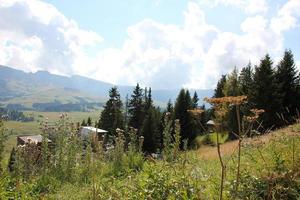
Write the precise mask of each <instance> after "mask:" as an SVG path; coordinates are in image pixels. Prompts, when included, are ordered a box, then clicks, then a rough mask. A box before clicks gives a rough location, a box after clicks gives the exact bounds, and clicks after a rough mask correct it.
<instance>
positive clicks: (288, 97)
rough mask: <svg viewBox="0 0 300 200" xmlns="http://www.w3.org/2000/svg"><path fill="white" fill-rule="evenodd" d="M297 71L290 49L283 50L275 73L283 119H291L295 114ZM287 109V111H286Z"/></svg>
mask: <svg viewBox="0 0 300 200" xmlns="http://www.w3.org/2000/svg"><path fill="white" fill-rule="evenodd" d="M297 75H298V72H297V70H296V66H295V62H294V56H293V54H292V52H291V51H290V50H286V51H285V52H284V56H283V59H282V60H281V61H280V62H279V64H278V66H277V70H276V73H275V77H276V81H277V83H278V92H279V94H280V97H281V102H282V106H281V110H280V112H281V113H282V114H284V118H285V120H288V121H291V119H292V116H293V115H295V114H296V109H297V102H298V101H299V99H297V96H298V94H297V93H298V91H297V90H298V79H299V77H298V76H297ZM287 109H288V111H287Z"/></svg>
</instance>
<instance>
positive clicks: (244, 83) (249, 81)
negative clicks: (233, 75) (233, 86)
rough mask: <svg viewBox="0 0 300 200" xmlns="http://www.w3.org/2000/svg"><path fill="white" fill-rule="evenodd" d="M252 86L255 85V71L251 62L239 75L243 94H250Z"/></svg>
mask: <svg viewBox="0 0 300 200" xmlns="http://www.w3.org/2000/svg"><path fill="white" fill-rule="evenodd" d="M252 87H253V72H252V66H251V63H249V64H248V66H247V67H244V68H243V69H242V70H241V73H240V76H239V88H240V93H241V95H246V96H250V95H251V89H252Z"/></svg>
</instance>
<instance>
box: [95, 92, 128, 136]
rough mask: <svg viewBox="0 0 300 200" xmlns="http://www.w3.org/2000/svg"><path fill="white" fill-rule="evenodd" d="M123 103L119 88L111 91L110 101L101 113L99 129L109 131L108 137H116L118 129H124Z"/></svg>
mask: <svg viewBox="0 0 300 200" xmlns="http://www.w3.org/2000/svg"><path fill="white" fill-rule="evenodd" d="M122 105H123V104H122V101H121V97H120V94H119V92H118V90H117V87H112V88H111V89H110V90H109V100H108V101H107V102H106V104H105V106H104V110H103V111H102V112H101V116H100V120H99V125H98V127H99V128H101V129H104V130H107V131H108V135H111V136H116V129H117V128H120V129H123V128H124V117H123V113H122Z"/></svg>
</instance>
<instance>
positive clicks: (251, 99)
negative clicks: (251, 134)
mask: <svg viewBox="0 0 300 200" xmlns="http://www.w3.org/2000/svg"><path fill="white" fill-rule="evenodd" d="M240 95H246V96H247V97H248V102H247V105H246V107H247V109H246V108H245V109H244V112H247V111H249V110H250V109H251V108H257V109H263V110H264V111H265V112H264V113H263V114H262V115H261V117H260V118H259V121H261V124H259V127H260V129H262V130H268V129H274V128H279V127H282V126H284V125H288V124H291V123H293V122H294V121H295V116H297V115H299V114H298V109H299V107H300V100H299V99H300V74H299V72H298V71H297V69H296V65H295V61H294V56H293V53H292V51H291V50H286V51H285V52H284V55H283V57H282V58H281V60H280V61H279V63H278V64H277V65H276V66H274V62H273V61H272V59H271V57H270V56H269V55H268V54H267V55H265V56H264V57H263V58H262V59H261V60H260V63H259V64H258V65H255V66H254V67H253V66H252V64H251V63H249V64H248V65H247V66H246V67H244V68H242V69H241V71H240V72H239V71H238V70H237V69H236V68H235V69H234V70H233V71H232V72H231V73H230V74H228V75H222V77H221V78H220V80H219V81H218V84H217V87H216V89H215V93H214V97H215V98H220V97H225V96H240ZM244 114H245V113H244ZM246 114H247V113H246ZM232 115H234V113H233V111H232V112H231V114H230V113H229V116H228V121H227V122H228V123H227V125H228V127H227V128H228V129H229V130H231V131H234V130H236V129H237V127H236V124H237V123H235V122H234V121H233V120H231V118H232V117H231V116H232Z"/></svg>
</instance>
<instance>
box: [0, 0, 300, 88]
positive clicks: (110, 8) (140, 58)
mask: <svg viewBox="0 0 300 200" xmlns="http://www.w3.org/2000/svg"><path fill="white" fill-rule="evenodd" d="M82 2H83V1H79V0H63V1H62V0H45V1H40V0H0V51H1V52H3V53H2V54H1V55H0V64H2V65H8V66H11V67H15V68H17V69H22V70H24V71H32V72H35V71H37V70H48V71H50V72H52V73H56V74H63V75H68V76H70V75H73V74H80V75H83V76H87V77H91V78H94V79H98V80H103V81H107V82H111V83H114V84H122V85H134V84H135V83H136V82H139V83H140V84H142V85H144V86H152V87H153V88H157V89H158V88H160V89H166V88H180V87H189V88H213V87H215V85H216V82H217V80H218V78H219V77H220V75H221V74H224V73H229V72H230V71H232V69H233V68H234V67H235V66H236V67H237V68H238V69H241V68H242V67H244V66H245V65H246V64H247V63H248V62H249V61H251V62H252V63H253V64H254V65H255V64H258V63H259V60H260V59H261V58H262V57H263V56H264V55H265V54H266V53H270V54H271V56H272V58H273V60H274V66H275V65H276V63H277V62H278V61H279V60H280V58H281V56H282V54H283V51H284V50H285V49H286V48H290V49H291V50H292V51H293V53H294V56H295V61H296V62H297V66H298V68H299V69H300V66H299V65H300V40H299V39H298V38H299V35H300V1H299V0H276V1H271V0H180V1H174V0H127V1H122V0H110V1H104V0H89V1H85V2H84V3H82ZM8 22H9V23H8Z"/></svg>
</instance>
